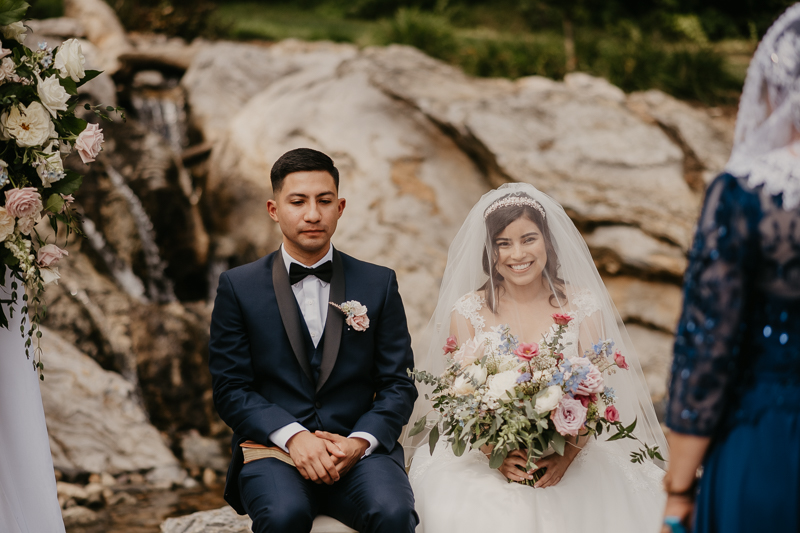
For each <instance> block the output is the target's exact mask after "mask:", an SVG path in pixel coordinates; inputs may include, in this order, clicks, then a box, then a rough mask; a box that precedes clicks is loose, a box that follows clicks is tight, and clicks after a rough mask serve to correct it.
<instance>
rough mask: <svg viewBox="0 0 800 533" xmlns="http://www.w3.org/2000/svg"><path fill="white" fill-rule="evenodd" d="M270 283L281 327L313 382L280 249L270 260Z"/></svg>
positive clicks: (295, 305) (298, 360)
mask: <svg viewBox="0 0 800 533" xmlns="http://www.w3.org/2000/svg"><path fill="white" fill-rule="evenodd" d="M272 285H273V287H274V288H275V299H276V300H278V311H280V313H281V320H282V321H283V328H284V329H285V330H286V335H287V336H288V337H289V343H290V344H291V345H292V351H293V352H294V356H295V357H296V358H297V362H298V363H300V367H301V368H302V369H303V372H305V373H306V376H308V379H310V380H311V382H312V383H313V382H314V378H313V377H312V376H311V366H310V365H309V364H308V357H307V356H306V353H305V349H304V347H303V333H302V330H301V329H300V316H299V311H298V309H297V300H296V299H295V297H294V293H293V292H292V286H291V285H289V273H288V272H286V265H285V264H284V262H283V258H282V257H281V251H280V250H278V252H277V253H276V254H275V257H274V259H273V260H272Z"/></svg>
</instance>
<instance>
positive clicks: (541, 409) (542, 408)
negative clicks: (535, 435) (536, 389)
mask: <svg viewBox="0 0 800 533" xmlns="http://www.w3.org/2000/svg"><path fill="white" fill-rule="evenodd" d="M562 396H564V391H562V390H561V387H559V386H557V385H552V386H550V387H547V388H546V389H544V391H543V393H542V395H541V396H539V397H538V398H536V405H534V406H533V410H534V411H536V412H537V413H539V414H540V415H544V414H547V413H549V412H550V411H552V410H553V409H555V408H556V405H558V402H560V401H561V397H562Z"/></svg>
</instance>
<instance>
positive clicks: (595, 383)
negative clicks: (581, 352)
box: [569, 357, 605, 396]
mask: <svg viewBox="0 0 800 533" xmlns="http://www.w3.org/2000/svg"><path fill="white" fill-rule="evenodd" d="M569 362H570V363H572V366H586V367H589V373H588V374H586V377H585V378H583V381H581V383H580V385H578V394H582V395H584V396H588V395H589V394H595V393H600V392H603V389H604V388H605V385H604V384H603V374H601V373H600V369H599V368H597V367H596V366H595V365H593V364H592V362H591V361H589V360H588V359H586V358H585V357H570V358H569Z"/></svg>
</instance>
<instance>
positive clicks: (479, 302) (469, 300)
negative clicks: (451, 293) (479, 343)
mask: <svg viewBox="0 0 800 533" xmlns="http://www.w3.org/2000/svg"><path fill="white" fill-rule="evenodd" d="M483 304H484V300H483V298H481V296H480V295H479V294H478V293H476V292H470V293H467V294H465V295H464V296H462V297H461V298H459V299H458V301H457V302H456V303H455V305H453V311H455V312H456V313H458V314H459V315H461V316H463V317H464V318H466V319H467V320H469V323H470V325H472V329H474V330H475V334H476V335H478V334H480V333H482V332H483V328H484V327H486V321H485V320H484V318H483V317H482V316H481V314H480V310H481V309H482V308H483Z"/></svg>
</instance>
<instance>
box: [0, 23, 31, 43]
mask: <svg viewBox="0 0 800 533" xmlns="http://www.w3.org/2000/svg"><path fill="white" fill-rule="evenodd" d="M0 30H2V32H3V38H4V39H14V40H15V41H19V42H20V43H24V42H25V37H26V36H27V34H26V32H27V31H28V28H26V27H25V24H23V23H22V21H18V22H14V23H12V24H9V25H8V26H3V27H2V28H0Z"/></svg>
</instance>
